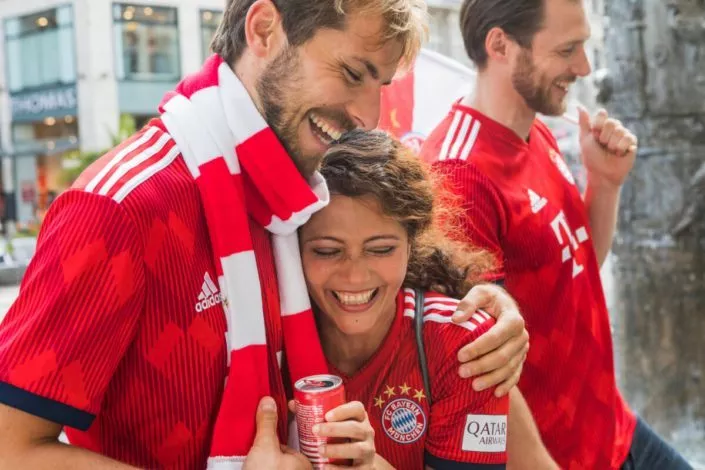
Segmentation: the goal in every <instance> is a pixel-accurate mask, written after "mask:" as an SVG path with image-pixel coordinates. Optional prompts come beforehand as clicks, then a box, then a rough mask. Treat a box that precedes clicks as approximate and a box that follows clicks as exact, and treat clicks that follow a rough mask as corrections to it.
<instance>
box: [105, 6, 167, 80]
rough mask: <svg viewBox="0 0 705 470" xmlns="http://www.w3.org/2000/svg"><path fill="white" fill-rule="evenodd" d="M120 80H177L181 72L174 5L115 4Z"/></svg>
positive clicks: (117, 58) (117, 64)
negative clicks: (167, 6) (171, 6)
mask: <svg viewBox="0 0 705 470" xmlns="http://www.w3.org/2000/svg"><path fill="white" fill-rule="evenodd" d="M113 19H114V22H115V49H116V61H117V63H116V73H117V78H118V79H119V80H133V81H142V80H145V81H174V80H177V79H178V78H179V75H180V73H181V71H180V64H179V40H178V26H177V17H176V9H175V8H165V7H152V6H142V5H128V4H122V3H116V4H114V5H113Z"/></svg>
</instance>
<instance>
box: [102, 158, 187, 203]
mask: <svg viewBox="0 0 705 470" xmlns="http://www.w3.org/2000/svg"><path fill="white" fill-rule="evenodd" d="M179 154H180V152H179V148H178V147H177V146H176V145H174V146H173V147H172V148H171V150H169V152H168V153H167V154H166V155H165V156H164V157H162V158H161V159H160V160H157V161H156V162H154V163H152V164H151V165H150V166H148V167H147V168H145V169H144V170H142V171H141V172H139V173H138V174H137V175H135V176H134V177H133V178H131V179H130V180H128V181H127V182H126V183H125V184H124V185H123V186H122V188H120V190H119V191H118V192H116V193H115V195H114V196H113V199H114V200H115V201H116V202H122V201H123V199H125V198H126V197H127V195H128V194H130V193H131V192H132V191H133V190H134V189H135V188H137V187H138V186H139V185H140V184H142V183H144V182H145V181H147V180H148V179H149V178H151V177H152V176H154V175H156V174H157V173H159V171H161V170H163V169H164V168H166V167H168V166H169V165H170V164H171V162H173V161H174V160H176V157H178V156H179Z"/></svg>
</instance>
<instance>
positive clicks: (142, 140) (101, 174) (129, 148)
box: [85, 127, 159, 193]
mask: <svg viewBox="0 0 705 470" xmlns="http://www.w3.org/2000/svg"><path fill="white" fill-rule="evenodd" d="M158 130H159V129H157V128H156V127H152V128H150V129H149V130H147V131H146V132H145V133H144V134H142V136H140V137H139V138H138V139H136V140H135V141H134V142H132V143H131V144H129V145H127V146H126V147H125V148H124V149H122V150H120V151H119V152H118V153H117V154H115V156H114V157H113V158H112V160H110V161H109V162H108V164H107V165H105V166H104V167H103V168H102V169H101V170H100V171H99V172H98V174H97V175H95V176H94V177H93V179H92V180H91V181H90V182H89V183H88V184H87V185H86V189H85V190H86V192H89V193H90V192H93V190H95V188H96V186H98V183H100V182H101V181H102V180H103V178H105V175H107V174H108V173H109V172H110V170H112V169H113V168H115V166H116V165H117V164H118V163H120V161H122V159H123V158H125V157H126V156H128V155H130V154H131V153H132V152H134V151H135V149H136V148H138V147H139V146H140V145H144V144H145V143H147V142H148V141H149V139H151V138H152V137H153V136H154V134H156V133H157V131H158Z"/></svg>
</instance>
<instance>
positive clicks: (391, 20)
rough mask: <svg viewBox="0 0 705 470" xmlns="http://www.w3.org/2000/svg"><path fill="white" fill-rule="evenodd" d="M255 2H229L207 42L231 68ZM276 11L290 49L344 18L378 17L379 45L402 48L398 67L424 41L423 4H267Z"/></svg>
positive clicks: (357, 0) (300, 0)
mask: <svg viewBox="0 0 705 470" xmlns="http://www.w3.org/2000/svg"><path fill="white" fill-rule="evenodd" d="M255 1H256V0H229V1H228V4H227V6H226V8H225V12H224V13H223V21H221V23H220V25H219V26H218V30H217V31H216V33H215V36H214V37H213V41H212V42H211V49H212V50H213V52H215V53H217V54H219V55H220V56H221V57H222V58H223V59H224V60H225V61H226V62H228V63H229V64H234V63H235V62H236V61H237V60H238V59H239V58H240V56H241V55H242V52H243V51H244V50H245V48H246V47H247V42H246V40H245V18H246V16H247V11H248V10H249V9H250V7H251V6H252V4H253V3H254V2H255ZM269 1H271V2H272V3H273V4H274V5H275V6H276V8H277V10H278V11H279V14H280V15H281V18H282V24H283V27H284V31H285V32H286V35H287V39H288V41H289V44H290V45H291V46H299V45H301V44H303V43H305V42H306V41H308V40H309V39H311V38H312V37H313V36H314V34H316V32H317V31H318V30H319V29H321V28H331V29H337V30H343V29H344V28H345V25H346V22H345V18H346V17H347V15H361V16H368V17H382V18H383V20H384V22H383V24H384V27H383V30H382V31H380V33H381V38H382V41H383V42H386V41H390V40H397V41H399V42H400V44H401V45H402V56H401V63H400V66H401V67H402V68H406V67H408V66H409V65H410V64H411V63H412V62H413V61H414V58H415V57H416V55H417V54H418V52H419V50H420V49H421V46H422V45H423V43H424V42H425V41H426V39H427V37H428V12H427V9H426V2H425V1H423V0H332V1H331V0H269Z"/></svg>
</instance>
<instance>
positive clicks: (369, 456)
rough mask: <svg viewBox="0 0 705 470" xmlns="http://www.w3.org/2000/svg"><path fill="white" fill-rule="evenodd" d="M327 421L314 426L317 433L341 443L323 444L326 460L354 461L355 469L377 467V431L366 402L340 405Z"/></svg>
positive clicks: (314, 431) (321, 449)
mask: <svg viewBox="0 0 705 470" xmlns="http://www.w3.org/2000/svg"><path fill="white" fill-rule="evenodd" d="M325 419H326V422H325V423H320V424H316V425H314V426H313V433H314V434H315V435H316V436H318V437H321V438H326V439H329V438H330V439H334V440H336V441H339V442H337V443H326V444H324V445H322V446H321V448H320V450H319V452H320V454H321V456H322V457H327V458H329V459H335V460H347V461H352V467H353V468H361V469H368V470H371V469H374V468H377V467H376V465H375V462H376V458H375V456H376V450H375V431H374V429H373V428H372V425H371V424H370V420H369V419H368V417H367V412H366V411H365V407H364V406H363V405H362V403H360V402H359V401H351V402H348V403H345V404H344V405H340V406H339V407H337V408H334V409H332V410H330V411H329V412H328V413H326V415H325ZM325 468H326V469H341V470H342V469H345V468H350V467H349V466H339V465H332V464H328V465H326V466H325Z"/></svg>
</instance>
